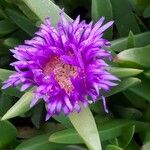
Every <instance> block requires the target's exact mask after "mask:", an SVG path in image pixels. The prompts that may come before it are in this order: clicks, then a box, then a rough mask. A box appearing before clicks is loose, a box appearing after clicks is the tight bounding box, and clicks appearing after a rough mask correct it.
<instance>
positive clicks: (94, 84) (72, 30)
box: [2, 13, 118, 120]
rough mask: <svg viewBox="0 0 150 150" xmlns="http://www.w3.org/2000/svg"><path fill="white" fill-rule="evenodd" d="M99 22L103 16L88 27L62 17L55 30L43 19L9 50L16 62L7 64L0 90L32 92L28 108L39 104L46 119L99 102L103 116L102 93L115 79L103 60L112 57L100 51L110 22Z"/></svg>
mask: <svg viewBox="0 0 150 150" xmlns="http://www.w3.org/2000/svg"><path fill="white" fill-rule="evenodd" d="M103 22H104V17H102V18H101V19H100V20H99V21H98V22H97V23H96V24H94V23H93V22H90V23H89V24H87V23H86V22H85V21H82V22H80V17H79V16H78V17H77V18H76V19H75V20H74V21H72V22H69V21H67V20H66V19H65V17H64V15H63V13H61V14H60V19H59V21H58V24H57V27H56V28H55V27H53V26H52V24H51V21H50V19H49V18H47V19H45V21H44V23H43V24H41V26H40V28H39V31H37V32H36V33H35V36H34V37H33V38H32V39H31V40H26V41H25V42H24V44H23V45H19V46H18V47H15V48H14V49H13V50H11V52H12V53H13V56H14V58H16V59H17V61H16V62H13V63H11V65H12V66H14V68H15V70H16V73H15V74H13V75H11V76H10V77H9V79H8V80H6V81H5V82H4V85H3V87H2V88H3V89H5V88H7V87H9V86H18V85H21V91H24V90H26V89H27V88H29V87H34V93H35V96H34V99H33V100H32V103H31V107H32V106H34V105H35V104H36V103H37V102H38V101H39V100H40V99H42V100H44V102H45V105H46V109H47V116H46V120H48V119H49V118H50V117H51V116H52V115H58V114H60V113H61V112H64V114H65V115H68V114H69V113H71V112H72V111H74V110H76V111H77V112H80V109H81V107H80V105H81V104H82V105H83V106H85V107H86V106H88V104H89V103H90V102H91V101H93V102H95V101H97V100H98V99H100V98H102V100H103V104H104V108H105V111H107V108H106V104H105V99H104V97H103V96H102V94H101V91H105V92H108V91H109V90H110V88H111V87H112V86H116V85H117V84H116V83H115V82H116V81H117V80H118V79H117V78H116V77H115V76H113V75H111V74H110V73H109V72H107V70H106V67H107V66H108V64H107V63H106V62H105V59H108V60H110V59H111V54H110V52H109V51H107V50H105V49H104V47H106V46H110V42H109V41H108V40H106V39H103V38H102V36H103V32H104V31H105V30H106V29H107V28H109V27H110V26H111V25H112V24H113V21H110V22H108V23H106V24H105V25H102V24H103Z"/></svg>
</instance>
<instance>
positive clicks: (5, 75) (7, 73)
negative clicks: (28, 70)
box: [0, 69, 14, 81]
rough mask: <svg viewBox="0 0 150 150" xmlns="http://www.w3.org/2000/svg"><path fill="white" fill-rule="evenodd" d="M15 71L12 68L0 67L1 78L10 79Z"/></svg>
mask: <svg viewBox="0 0 150 150" xmlns="http://www.w3.org/2000/svg"><path fill="white" fill-rule="evenodd" d="M13 73H14V71H11V70H6V69H0V80H1V81H4V80H6V79H8V77H9V76H10V75H11V74H13Z"/></svg>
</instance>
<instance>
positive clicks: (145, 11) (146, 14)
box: [143, 5, 150, 18]
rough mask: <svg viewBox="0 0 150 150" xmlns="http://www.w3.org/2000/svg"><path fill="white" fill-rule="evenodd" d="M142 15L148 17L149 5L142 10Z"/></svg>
mask: <svg viewBox="0 0 150 150" xmlns="http://www.w3.org/2000/svg"><path fill="white" fill-rule="evenodd" d="M143 16H144V17H145V18H148V17H150V5H149V6H148V7H147V8H146V9H145V10H144V13H143Z"/></svg>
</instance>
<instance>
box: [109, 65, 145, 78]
mask: <svg viewBox="0 0 150 150" xmlns="http://www.w3.org/2000/svg"><path fill="white" fill-rule="evenodd" d="M108 71H109V72H111V73H112V74H113V75H115V76H117V77H118V78H126V77H131V76H136V75H138V74H140V73H141V72H143V70H141V69H134V68H121V67H110V68H108Z"/></svg>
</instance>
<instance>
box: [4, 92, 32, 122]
mask: <svg viewBox="0 0 150 150" xmlns="http://www.w3.org/2000/svg"><path fill="white" fill-rule="evenodd" d="M33 96H34V94H33V92H32V91H29V92H26V93H25V94H24V95H23V96H22V97H21V98H20V99H19V100H18V101H17V102H16V103H15V104H14V105H13V106H12V107H11V108H10V109H9V110H8V111H7V113H6V114H5V115H4V116H3V117H2V119H1V120H7V119H10V118H13V117H16V116H19V115H21V114H23V113H25V112H27V111H28V110H29V109H30V103H31V101H32V100H33Z"/></svg>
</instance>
